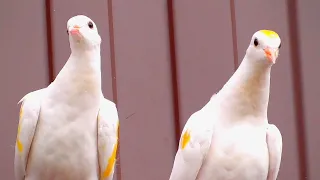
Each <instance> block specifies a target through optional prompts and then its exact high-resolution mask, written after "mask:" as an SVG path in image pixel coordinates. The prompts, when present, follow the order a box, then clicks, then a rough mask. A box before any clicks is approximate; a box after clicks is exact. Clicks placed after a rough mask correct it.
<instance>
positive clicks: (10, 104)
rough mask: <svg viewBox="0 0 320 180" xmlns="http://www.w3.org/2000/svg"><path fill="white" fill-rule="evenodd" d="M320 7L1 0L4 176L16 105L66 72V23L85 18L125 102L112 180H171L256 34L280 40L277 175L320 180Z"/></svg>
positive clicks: (107, 82) (9, 179)
mask: <svg viewBox="0 0 320 180" xmlns="http://www.w3.org/2000/svg"><path fill="white" fill-rule="evenodd" d="M318 8H320V1H318V0H308V1H303V0H287V1H286V0H270V1H262V0H257V1H235V0H228V1H213V0H198V1H195V0H134V1H133V0H95V1H89V0H68V1H58V0H33V1H18V0H1V1H0V13H1V16H0V55H1V59H2V64H1V66H0V82H1V86H0V87H1V90H0V92H1V94H0V98H1V102H0V107H1V108H0V118H1V121H0V133H1V135H0V150H1V151H0V152H1V153H0V159H1V161H0V174H1V179H6V180H13V158H14V145H15V138H16V132H17V126H18V112H19V107H20V106H18V105H17V102H18V101H19V100H20V99H21V98H22V97H23V96H24V95H25V94H27V93H28V92H30V91H33V90H36V89H39V88H43V87H45V86H47V85H48V84H49V83H50V82H51V81H52V80H53V79H54V77H55V76H56V75H57V73H58V72H59V71H60V69H61V68H62V66H63V65H64V63H65V62H66V60H67V58H68V57H69V53H70V49H69V43H68V38H67V33H66V22H67V20H68V19H69V18H70V17H72V16H74V15H78V14H84V15H87V16H89V17H90V18H92V19H93V20H94V21H95V23H96V24H97V26H98V29H99V33H100V35H101V36H102V40H103V42H102V71H103V73H102V76H103V77H102V78H103V91H104V94H105V96H106V97H107V98H109V99H110V100H113V101H114V102H116V103H117V106H118V111H119V116H120V121H121V123H120V124H121V126H120V158H118V161H117V176H116V177H115V178H114V179H116V180H166V179H169V175H170V172H171V168H172V164H173V159H174V156H175V152H176V149H177V143H178V139H177V138H178V137H179V136H180V133H181V129H182V128H183V126H184V124H185V122H186V120H187V119H188V118H189V116H190V115H191V114H192V113H193V112H195V111H197V110H199V109H200V108H201V107H202V106H203V105H204V104H205V103H206V102H207V101H208V100H209V98H210V97H211V95H212V94H213V93H215V92H217V91H218V90H219V89H220V88H221V87H222V86H223V85H224V83H225V82H226V81H227V80H228V79H229V77H230V76H231V75H232V73H233V72H234V70H235V69H236V68H237V66H238V64H239V63H240V62H241V60H242V58H243V56H244V54H245V50H246V48H247V47H248V44H249V42H250V39H251V37H252V35H253V33H254V32H256V31H257V30H259V29H272V30H274V31H276V32H278V34H279V35H280V37H281V39H282V46H281V50H280V57H279V59H278V61H277V63H276V64H275V65H274V66H273V71H272V76H271V77H272V79H271V81H272V84H271V97H270V98H271V99H270V106H269V111H268V116H269V122H270V123H274V124H276V125H277V126H278V128H279V129H280V131H281V132H282V136H283V143H284V147H283V156H282V163H281V169H280V174H279V177H278V179H279V180H288V179H290V180H302V179H308V180H318V179H320V171H319V166H320V153H319V152H320V146H319V145H318V143H319V135H320V131H319V130H318V127H319V126H320V122H318V118H317V112H319V108H318V101H319V100H320V96H319V92H320V86H319V84H320V83H319V75H320V71H319V69H318V66H319V65H320V61H319V58H320V51H319V50H318V46H319V41H320V35H319V32H320V29H319V27H320V23H319V22H320V21H319V17H320V13H319V11H318V10H319V9H318Z"/></svg>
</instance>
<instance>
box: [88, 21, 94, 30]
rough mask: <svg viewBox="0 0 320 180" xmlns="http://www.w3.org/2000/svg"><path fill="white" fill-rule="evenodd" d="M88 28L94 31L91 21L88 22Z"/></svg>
mask: <svg viewBox="0 0 320 180" xmlns="http://www.w3.org/2000/svg"><path fill="white" fill-rule="evenodd" d="M88 26H89V28H90V29H92V28H93V23H92V22H91V21H89V22H88Z"/></svg>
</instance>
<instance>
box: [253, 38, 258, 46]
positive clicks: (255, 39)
mask: <svg viewBox="0 0 320 180" xmlns="http://www.w3.org/2000/svg"><path fill="white" fill-rule="evenodd" d="M253 44H254V46H258V45H259V42H258V39H257V38H254V41H253Z"/></svg>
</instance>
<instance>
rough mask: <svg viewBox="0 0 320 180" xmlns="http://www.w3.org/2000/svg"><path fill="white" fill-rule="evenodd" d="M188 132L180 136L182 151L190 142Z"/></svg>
mask: <svg viewBox="0 0 320 180" xmlns="http://www.w3.org/2000/svg"><path fill="white" fill-rule="evenodd" d="M190 138H191V136H190V131H189V130H186V131H185V132H184V133H183V135H182V138H181V149H184V148H185V147H186V146H187V144H188V143H189V142H190Z"/></svg>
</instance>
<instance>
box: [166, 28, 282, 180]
mask: <svg viewBox="0 0 320 180" xmlns="http://www.w3.org/2000/svg"><path fill="white" fill-rule="evenodd" d="M280 45H281V39H280V37H279V36H278V34H277V33H276V32H274V31H271V30H260V31H257V32H256V33H254V35H253V37H252V39H251V42H250V45H249V47H248V49H247V52H246V55H245V57H244V59H243V61H242V63H241V65H240V66H239V68H238V69H237V70H236V72H235V73H234V74H233V76H232V77H231V78H230V79H229V81H228V82H227V83H226V84H225V85H224V86H223V88H222V89H221V90H220V91H219V92H218V93H217V94H215V95H213V96H212V98H211V99H210V101H209V102H208V103H207V104H206V105H205V106H204V107H203V108H202V109H201V110H199V111H197V112H195V113H194V114H192V115H191V117H190V118H189V119H188V121H187V123H186V125H185V127H184V129H183V131H182V135H181V138H180V143H179V149H178V151H177V153H176V156H175V160H174V164H173V169H172V172H171V175H170V180H195V179H197V180H276V179H277V176H278V172H279V168H280V162H281V154H282V136H281V133H280V131H279V130H278V128H277V127H276V126H275V125H273V124H269V123H268V118H267V108H268V102H269V89H270V71H271V67H272V65H273V64H275V62H276V60H277V58H278V55H279V49H280Z"/></svg>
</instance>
